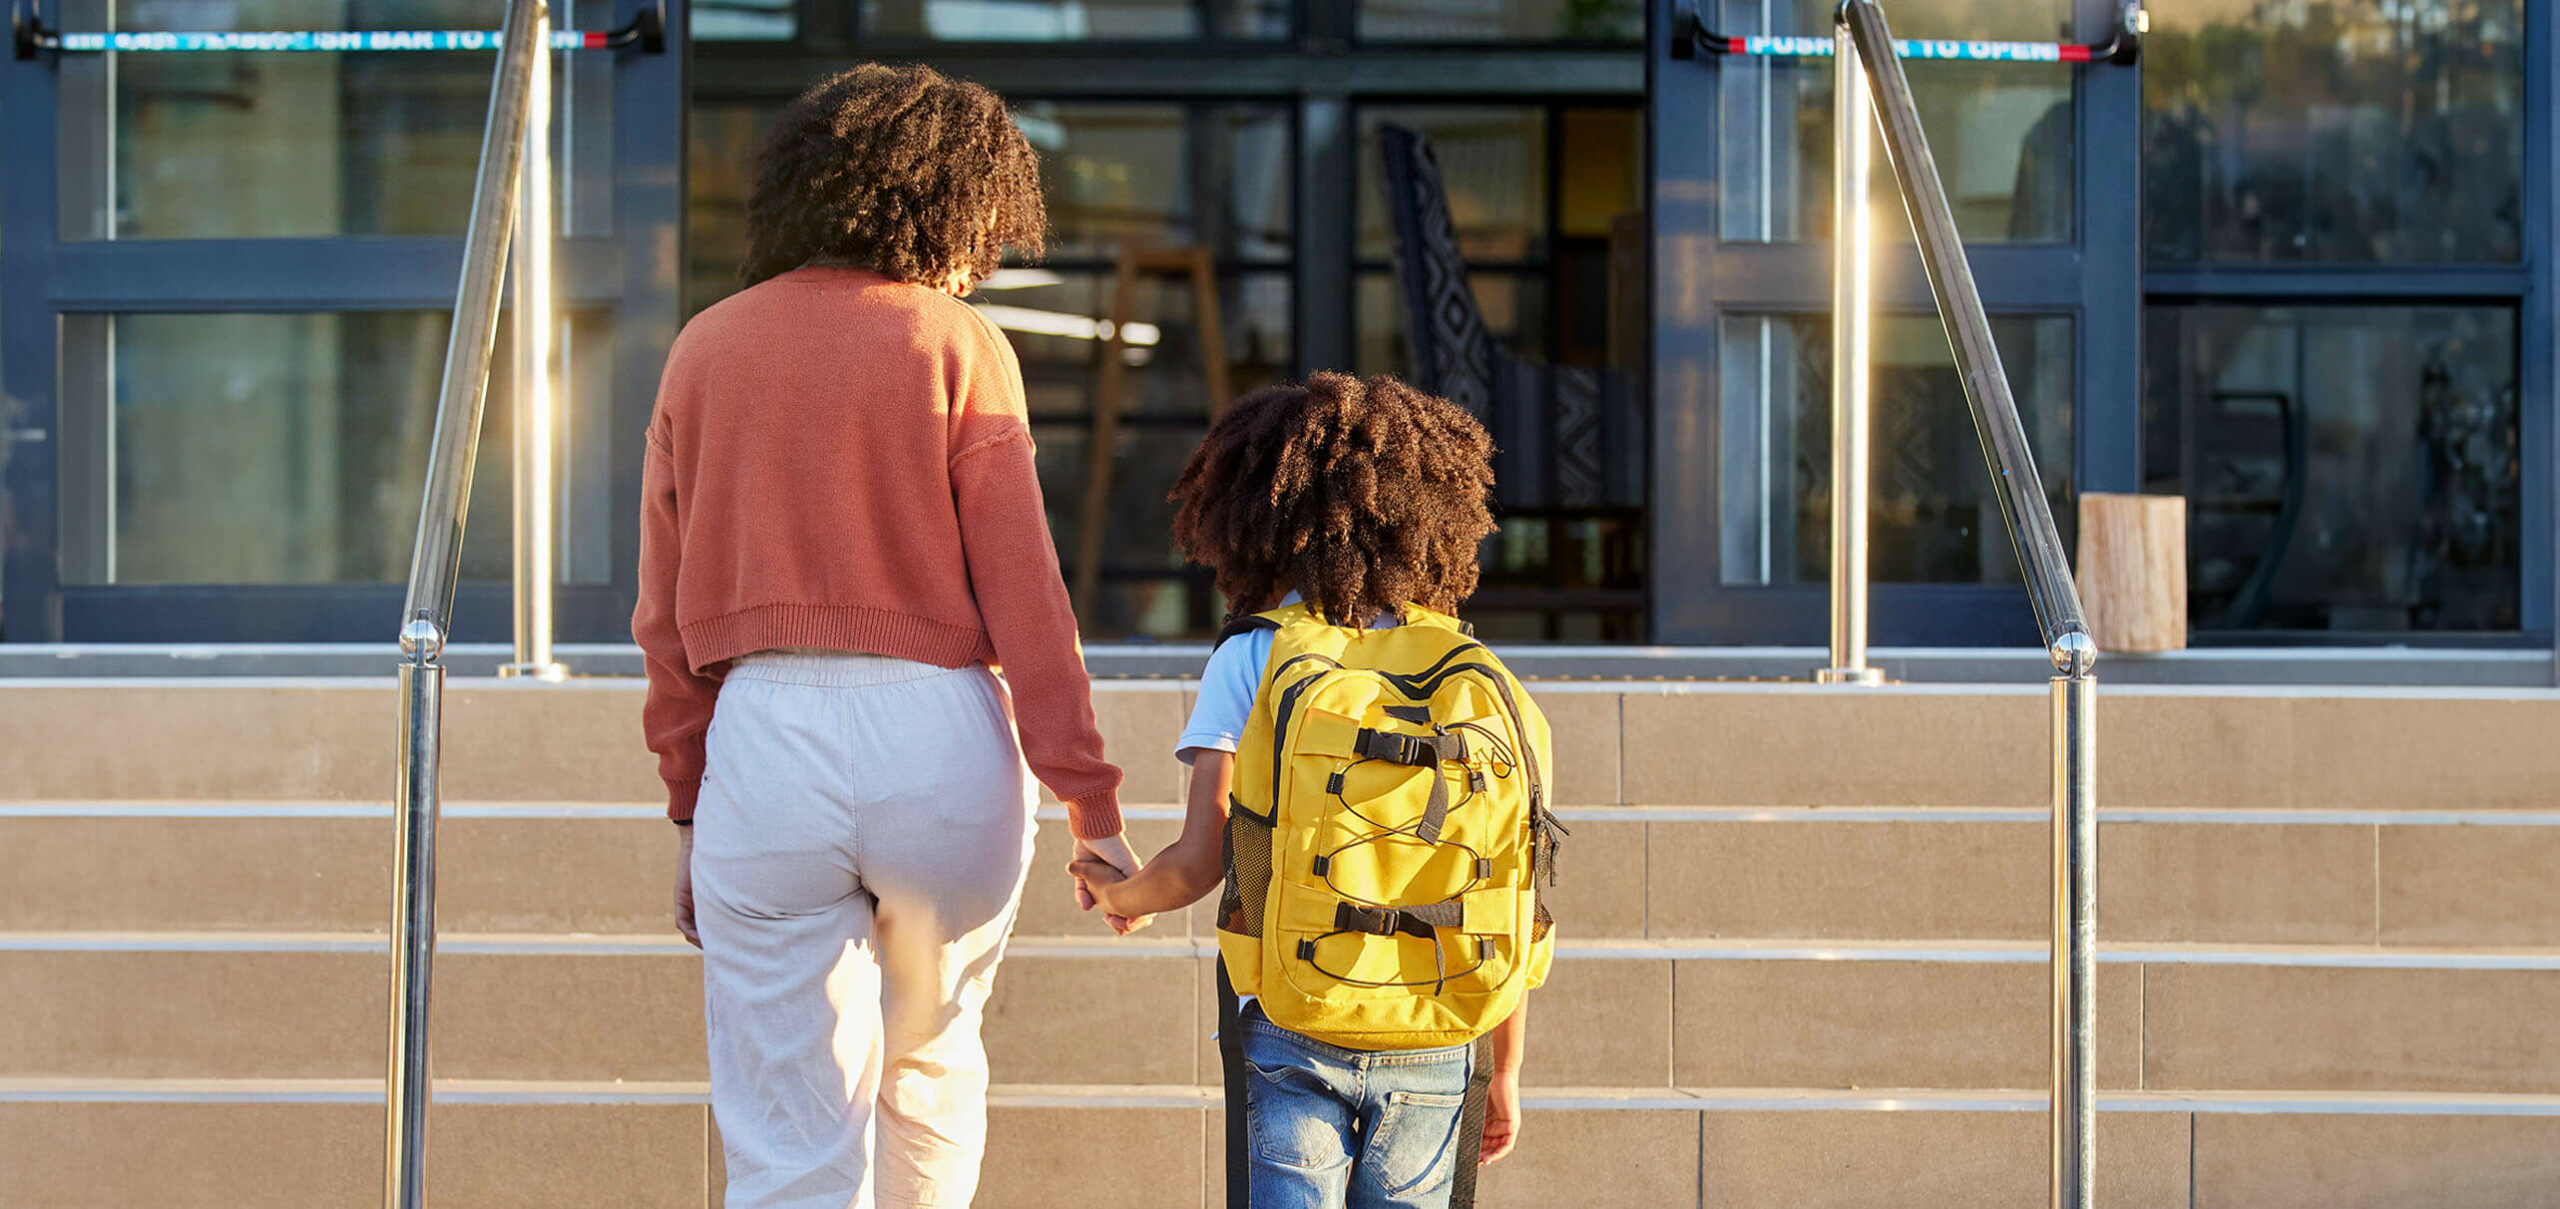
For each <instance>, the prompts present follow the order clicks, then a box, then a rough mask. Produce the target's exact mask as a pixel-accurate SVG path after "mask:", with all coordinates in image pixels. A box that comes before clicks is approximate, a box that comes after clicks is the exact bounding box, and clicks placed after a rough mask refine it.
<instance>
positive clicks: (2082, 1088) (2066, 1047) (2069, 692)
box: [2050, 634, 2098, 1209]
mask: <svg viewBox="0 0 2560 1209" xmlns="http://www.w3.org/2000/svg"><path fill="white" fill-rule="evenodd" d="M2052 654H2053V659H2054V665H2055V668H2056V671H2057V673H2058V674H2056V675H2055V676H2054V678H2053V823H2052V831H2053V882H2052V885H2053V948H2052V957H2051V966H2050V968H2051V971H2052V977H2053V1105H2052V1113H2051V1126H2052V1140H2053V1159H2052V1166H2051V1171H2052V1177H2053V1200H2052V1204H2053V1207H2054V1209H2090V1206H2091V1205H2093V1204H2095V1203H2096V1198H2097V1187H2098V1180H2097V1168H2098V1163H2097V1153H2098V1058H2097V1046H2096V1041H2097V1032H2098V804H2097V796H2098V774H2097V757H2098V677H2097V673H2096V672H2095V671H2094V670H2093V665H2094V663H2095V661H2096V654H2097V648H2096V644H2094V643H2092V642H2091V641H2090V639H2089V636H2088V635H2086V634H2066V635H2064V636H2063V638H2062V640H2061V641H2060V642H2057V643H2055V644H2054V647H2053V651H2052Z"/></svg>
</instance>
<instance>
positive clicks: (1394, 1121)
mask: <svg viewBox="0 0 2560 1209" xmlns="http://www.w3.org/2000/svg"><path fill="white" fill-rule="evenodd" d="M1474 1054H1475V1050H1474V1047H1472V1046H1465V1045H1459V1046H1451V1047H1449V1048H1447V1049H1427V1050H1392V1051H1386V1052H1381V1053H1362V1052H1360V1051H1358V1050H1348V1049H1343V1048H1341V1047H1339V1046H1332V1045H1327V1044H1325V1043H1324V1042H1321V1041H1315V1040H1310V1039H1309V1038H1306V1037H1301V1036H1299V1035H1298V1034H1296V1033H1293V1032H1290V1031H1289V1030H1287V1029H1284V1028H1281V1027H1280V1026H1279V1025H1276V1024H1273V1023H1271V1022H1270V1021H1269V1020H1267V1019H1265V1018H1263V1015H1262V1009H1261V1007H1260V1005H1258V1004H1247V1005H1245V1009H1244V1057H1245V1066H1246V1071H1245V1105H1246V1112H1245V1118H1246V1129H1247V1134H1248V1136H1249V1137H1250V1138H1251V1140H1252V1141H1251V1147H1252V1149H1251V1156H1250V1157H1251V1162H1252V1164H1253V1168H1252V1176H1253V1209H1344V1207H1345V1206H1348V1209H1445V1206H1447V1205H1448V1203H1449V1191H1450V1177H1451V1176H1453V1175H1454V1174H1455V1173H1456V1170H1457V1162H1456V1160H1458V1159H1459V1158H1461V1157H1463V1158H1464V1159H1465V1161H1468V1162H1473V1161H1474V1159H1475V1156H1473V1155H1466V1156H1459V1155H1457V1154H1456V1153H1455V1152H1456V1150H1457V1149H1458V1117H1459V1111H1460V1109H1461V1108H1462V1107H1463V1106H1464V1105H1465V1103H1466V1098H1467V1077H1468V1075H1469V1074H1470V1073H1472V1072H1471V1070H1470V1067H1471V1066H1472V1064H1473V1062H1474Z"/></svg>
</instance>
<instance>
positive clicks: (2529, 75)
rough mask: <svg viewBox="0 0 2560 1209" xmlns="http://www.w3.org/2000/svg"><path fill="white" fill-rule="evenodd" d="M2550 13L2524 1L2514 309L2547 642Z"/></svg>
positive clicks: (2557, 387) (2529, 558)
mask: <svg viewBox="0 0 2560 1209" xmlns="http://www.w3.org/2000/svg"><path fill="white" fill-rule="evenodd" d="M2552 14H2553V8H2552V6H2551V5H2549V4H2528V5H2526V6H2525V18H2524V22H2525V30H2524V34H2525V37H2524V44H2525V46H2527V47H2528V48H2531V49H2532V51H2533V52H2534V53H2529V54H2527V56H2526V57H2525V68H2524V72H2525V80H2524V95H2525V140H2524V148H2525V150H2524V169H2525V171H2524V214H2525V227H2524V231H2525V234H2524V259H2525V264H2526V265H2527V266H2528V267H2529V269H2530V272H2531V275H2532V285H2531V288H2529V289H2528V290H2527V291H2526V293H2525V296H2524V301H2523V309H2522V311H2521V313H2520V314H2519V315H2518V316H2517V318H2518V321H2519V325H2520V330H2519V331H2518V332H2517V340H2516V348H2517V349H2518V350H2519V351H2520V352H2521V353H2522V355H2523V361H2524V363H2523V365H2521V366H2519V367H2518V373H2517V382H2516V387H2517V391H2518V399H2519V408H2518V410H2519V411H2520V413H2521V414H2520V416H2519V417H2518V421H2519V423H2520V425H2521V427H2522V431H2521V432H2520V433H2519V434H2518V436H2519V439H2520V441H2521V443H2522V454H2523V459H2524V465H2523V474H2522V476H2521V477H2522V480H2523V481H2522V483H2521V484H2520V485H2519V488H2518V490H2519V492H2520V493H2521V495H2522V498H2521V499H2520V500H2519V501H2518V507H2519V508H2520V509H2521V510H2522V512H2523V516H2522V518H2521V519H2522V522H2523V523H2522V529H2523V532H2522V534H2521V537H2522V541H2521V550H2520V554H2521V556H2522V562H2523V566H2522V567H2520V568H2518V569H2519V570H2520V571H2521V572H2522V573H2523V577H2524V580H2523V583H2522V584H2521V585H2520V588H2519V593H2520V597H2521V599H2519V600H2518V601H2517V604H2518V613H2519V618H2518V620H2519V621H2521V622H2522V623H2523V628H2524V630H2525V632H2526V633H2527V634H2535V635H2539V636H2540V637H2541V639H2542V643H2543V646H2544V648H2545V649H2550V647H2551V646H2552V642H2553V638H2554V635H2555V634H2560V617H2555V615H2554V614H2555V610H2560V583H2555V582H2554V579H2555V576H2560V550H2555V549H2554V546H2555V543H2560V518H2555V516H2554V515H2553V511H2554V508H2555V507H2560V486H2555V484H2554V483H2553V482H2552V477H2553V476H2554V475H2555V474H2560V451H2555V449H2554V447H2553V443H2554V440H2555V434H2560V417H2555V416H2554V414H2553V413H2554V410H2555V409H2560V341H2554V340H2552V339H2551V338H2550V334H2551V331H2552V329H2553V326H2554V324H2556V323H2560V307H2555V304H2554V300H2553V297H2552V294H2553V290H2554V289H2555V288H2560V264H2555V263H2554V258H2555V257H2560V229H2556V228H2560V154H2554V152H2553V147H2552V144H2553V141H2554V140H2555V139H2560V19H2555V18H2554V17H2553V15H2552Z"/></svg>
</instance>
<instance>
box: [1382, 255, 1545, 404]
mask: <svg viewBox="0 0 2560 1209" xmlns="http://www.w3.org/2000/svg"><path fill="white" fill-rule="evenodd" d="M1467 287H1468V288H1469V289H1471V290H1474V291H1475V295H1476V307H1477V309H1478V310H1481V311H1483V312H1484V326H1485V330H1486V331H1487V332H1488V333H1490V334H1491V335H1492V337H1493V341H1494V343H1496V344H1499V345H1501V346H1502V347H1504V348H1507V349H1510V350H1511V351H1512V352H1514V353H1516V354H1518V355H1520V356H1522V357H1526V358H1529V359H1531V360H1545V359H1546V356H1547V347H1546V345H1547V341H1546V335H1547V327H1548V324H1547V311H1546V289H1545V283H1544V281H1543V280H1542V278H1541V276H1539V275H1530V274H1525V273H1473V274H1470V275H1468V277H1467ZM1401 290H1402V287H1401V286H1400V285H1398V284H1397V282H1396V278H1395V276H1394V275H1393V274H1391V273H1385V272H1375V271H1373V272H1366V273H1362V274H1360V285H1359V293H1360V297H1359V302H1358V306H1357V308H1356V309H1357V310H1358V312H1359V320H1360V330H1359V333H1358V336H1359V341H1358V344H1357V346H1356V351H1355V356H1356V358H1357V360H1356V362H1355V364H1356V366H1357V368H1358V369H1359V371H1360V372H1361V373H1364V374H1395V375H1397V376H1399V377H1407V378H1409V377H1412V376H1413V372H1414V371H1413V354H1412V352H1411V349H1410V346H1409V345H1408V344H1407V342H1406V338H1405V304H1404V296H1403V294H1402V292H1401Z"/></svg>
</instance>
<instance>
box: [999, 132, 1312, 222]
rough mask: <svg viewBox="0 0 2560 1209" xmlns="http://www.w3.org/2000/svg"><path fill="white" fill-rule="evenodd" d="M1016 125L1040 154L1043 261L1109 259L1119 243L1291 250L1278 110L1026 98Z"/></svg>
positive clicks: (1284, 137)
mask: <svg viewBox="0 0 2560 1209" xmlns="http://www.w3.org/2000/svg"><path fill="white" fill-rule="evenodd" d="M1014 121H1015V123H1016V124H1018V125H1020V126H1021V127H1022V130H1023V133H1024V134H1026V135H1028V136H1029V137H1030V140H1031V145H1032V146H1033V147H1034V148H1036V149H1038V151H1039V152H1040V177H1041V187H1042V191H1043V192H1044V193H1045V194H1046V196H1047V199H1048V203H1049V258H1050V259H1051V260H1078V259H1108V258H1109V257H1111V256H1112V255H1113V254H1115V253H1117V252H1118V251H1119V249H1120V248H1121V247H1122V246H1123V245H1125V244H1137V245H1144V246H1148V247H1165V246H1173V245H1185V244H1200V245H1204V246H1207V247H1209V248H1210V249H1212V250H1213V251H1215V252H1217V253H1218V255H1219V256H1220V257H1221V258H1222V259H1246V260H1284V259H1286V258H1288V256H1289V255H1290V252H1291V247H1290V234H1289V233H1290V226H1291V223H1290V217H1291V209H1290V202H1289V195H1290V189H1289V182H1290V180H1291V175H1290V150H1289V119H1288V115H1287V112H1286V111H1285V110H1280V109H1272V108H1262V107H1246V106H1234V107H1226V106H1219V107H1211V106H1202V107H1199V108H1196V109H1188V110H1186V109H1185V108H1183V107H1181V106H1177V105H1091V104H1061V103H1057V102H1049V101H1031V102H1025V103H1023V104H1021V105H1019V106H1017V107H1016V109H1015V111H1014ZM1195 133H1196V134H1197V135H1198V136H1199V137H1197V138H1195V137H1194V134H1195Z"/></svg>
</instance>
